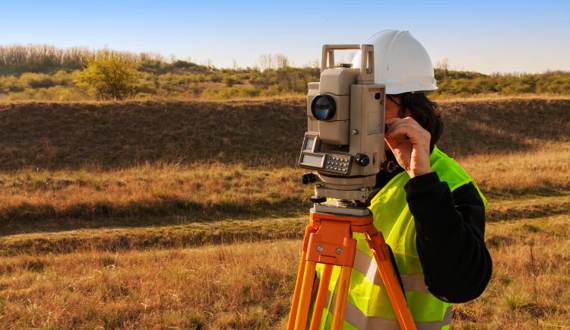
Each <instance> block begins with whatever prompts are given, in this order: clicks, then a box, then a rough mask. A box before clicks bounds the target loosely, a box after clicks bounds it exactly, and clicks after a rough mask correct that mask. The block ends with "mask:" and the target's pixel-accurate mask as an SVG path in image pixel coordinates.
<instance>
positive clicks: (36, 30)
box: [0, 0, 570, 73]
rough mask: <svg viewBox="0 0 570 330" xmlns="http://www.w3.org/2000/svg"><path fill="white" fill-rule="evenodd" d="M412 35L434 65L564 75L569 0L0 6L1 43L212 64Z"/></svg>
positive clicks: (301, 54) (310, 56) (305, 54)
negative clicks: (384, 35) (391, 34)
mask: <svg viewBox="0 0 570 330" xmlns="http://www.w3.org/2000/svg"><path fill="white" fill-rule="evenodd" d="M387 28H390V29H402V30H409V31H410V32H411V33H412V34H413V35H414V36H415V37H416V38H417V39H418V40H420V41H421V42H422V43H423V44H424V46H425V47H426V49H427V50H428V52H429V53H430V55H431V57H432V61H433V62H434V63H436V62H438V61H439V60H441V59H443V58H447V59H448V61H449V64H450V66H451V67H452V68H456V69H466V70H475V71H480V72H486V73H489V72H542V71H545V70H549V69H550V70H556V69H560V70H570V1H563V0H560V1H549V0H541V1H537V0H533V1H527V0H520V1H486V0H480V1H435V0H428V1H332V0H331V1H320V0H319V1H297V0H291V1H225V0H224V1H174V0H172V1H169V0H162V1H159V0H155V1H146V0H139V1H127V0H116V1H45V0H44V1H32V0H18V1H2V0H0V44H2V45H6V44H50V45H55V46H58V47H71V46H84V47H90V48H102V47H108V48H112V49H118V50H129V51H137V52H138V51H144V52H155V53H160V54H162V55H164V56H165V57H170V56H171V55H174V56H176V57H177V58H181V59H187V58H191V59H192V60H193V61H195V62H198V63H205V62H206V61H207V60H208V59H209V60H211V62H212V63H213V64H214V65H216V66H223V67H229V66H232V65H233V63H234V61H235V62H236V63H237V64H238V65H239V66H252V65H254V64H255V63H256V61H257V59H258V58H259V55H261V54H267V53H272V54H275V53H281V54H284V55H286V56H287V57H288V58H289V59H290V61H291V62H292V63H293V64H294V65H298V66H300V65H305V64H308V63H310V62H311V61H314V60H316V59H318V58H319V54H320V46H321V44H323V43H358V42H364V41H365V40H366V39H367V38H368V37H369V36H370V35H372V34H373V33H374V32H376V31H379V30H383V29H387Z"/></svg>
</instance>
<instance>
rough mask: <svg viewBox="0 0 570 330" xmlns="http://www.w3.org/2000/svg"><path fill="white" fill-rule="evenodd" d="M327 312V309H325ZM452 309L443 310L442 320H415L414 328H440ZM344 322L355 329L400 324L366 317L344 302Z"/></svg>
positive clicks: (449, 318) (389, 326) (393, 327)
mask: <svg viewBox="0 0 570 330" xmlns="http://www.w3.org/2000/svg"><path fill="white" fill-rule="evenodd" d="M330 297H331V294H330V292H328V294H327V298H326V299H327V301H331V305H330V307H329V308H330V310H331V311H334V305H335V301H336V299H335V298H336V295H332V300H329V298H330ZM325 313H327V314H328V310H327V311H325ZM452 314H453V311H452V309H451V306H449V307H448V308H447V310H446V311H445V315H444V316H443V319H442V321H431V322H417V321H416V322H415V324H416V328H417V329H418V330H440V329H442V328H446V327H447V326H449V324H450V323H451V319H452ZM345 322H346V323H347V324H346V326H345V328H347V327H349V328H350V327H354V328H356V329H371V330H372V329H382V330H390V329H394V330H399V329H400V325H399V324H398V321H396V320H386V319H383V318H381V317H367V316H366V315H364V313H362V311H361V310H360V309H358V308H357V307H356V306H354V305H353V304H350V303H347V304H346V317H345Z"/></svg>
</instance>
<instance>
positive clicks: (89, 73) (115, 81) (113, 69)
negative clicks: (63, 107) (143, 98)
mask: <svg viewBox="0 0 570 330" xmlns="http://www.w3.org/2000/svg"><path fill="white" fill-rule="evenodd" d="M137 66H138V64H137V63H136V62H135V61H133V60H132V59H128V58H125V57H122V56H119V55H118V54H116V53H113V52H107V53H104V54H101V55H99V56H97V57H95V58H94V59H93V60H90V61H89V62H88V63H87V67H86V68H85V69H84V70H83V71H80V72H79V73H77V75H76V83H77V86H79V87H84V88H87V89H89V90H91V91H93V92H95V94H96V96H97V98H98V99H114V100H122V99H125V98H127V97H129V96H131V95H133V94H134V92H135V86H136V84H137V82H138V78H139V72H138V71H137Z"/></svg>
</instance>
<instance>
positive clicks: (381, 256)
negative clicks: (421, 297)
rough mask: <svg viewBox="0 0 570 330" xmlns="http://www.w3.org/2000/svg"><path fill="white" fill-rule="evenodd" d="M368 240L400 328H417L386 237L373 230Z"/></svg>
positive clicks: (413, 329)
mask: <svg viewBox="0 0 570 330" xmlns="http://www.w3.org/2000/svg"><path fill="white" fill-rule="evenodd" d="M366 240H367V241H368V246H369V247H370V249H371V250H372V254H373V255H374V259H375V260H376V264H377V265H378V272H379V273H380V277H381V278H382V282H383V283H384V287H385V288H386V292H387V294H388V298H389V299H390V303H391V304H392V308H393V309H394V314H395V315H396V318H397V319H398V323H399V324H400V328H401V329H403V330H415V329H416V325H415V323H414V319H413V317H412V313H410V310H409V309H408V305H407V303H406V297H405V296H404V293H403V292H402V288H401V287H400V282H399V281H398V277H397V275H396V272H395V271H394V265H392V260H391V259H390V251H389V250H388V246H387V245H386V242H385V241H384V237H383V236H382V234H380V233H378V232H371V233H367V234H366Z"/></svg>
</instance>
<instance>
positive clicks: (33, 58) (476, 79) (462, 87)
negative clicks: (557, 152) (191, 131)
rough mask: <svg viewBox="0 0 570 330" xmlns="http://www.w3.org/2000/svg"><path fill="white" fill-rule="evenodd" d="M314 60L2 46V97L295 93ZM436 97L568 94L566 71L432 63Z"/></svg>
mask: <svg viewBox="0 0 570 330" xmlns="http://www.w3.org/2000/svg"><path fill="white" fill-rule="evenodd" d="M319 74H320V71H319V69H318V68H317V67H316V65H314V64H313V65H311V66H307V67H301V68H298V67H291V66H290V63H289V61H288V59H287V57H286V56H284V55H282V54H274V55H273V54H265V55H261V56H260V57H259V58H258V61H257V65H256V66H255V67H253V68H239V67H237V66H234V68H232V69H223V68H216V67H214V66H212V65H210V64H206V65H200V64H196V63H193V62H192V61H190V60H186V61H185V60H179V59H174V58H173V59H170V60H166V59H164V58H163V57H162V56H160V55H158V54H152V53H131V52H118V51H113V50H108V49H101V50H90V49H86V48H68V49H59V48H56V47H53V46H49V45H40V46H19V45H14V46H0V100H62V101H70V100H71V101H73V100H94V99H125V98H142V99H144V98H162V97H164V98H170V97H176V98H178V97H180V98H235V97H257V96H275V95H288V94H295V95H300V94H303V93H305V92H306V88H307V83H308V82H310V81H318V79H319ZM435 74H436V79H437V80H438V86H439V89H438V90H437V91H435V92H432V94H434V95H438V96H443V97H445V96H469V95H477V94H500V95H514V94H529V93H539V94H544V93H546V94H558V95H570V73H569V72H564V71H552V72H545V73H540V74H490V75H487V74H482V73H477V72H470V71H457V70H450V69H449V68H448V67H447V65H443V66H439V67H438V68H436V69H435Z"/></svg>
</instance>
